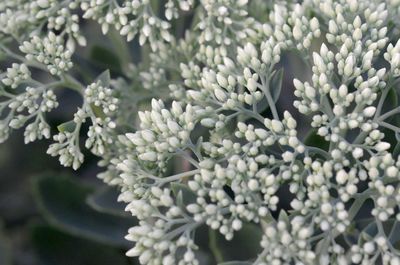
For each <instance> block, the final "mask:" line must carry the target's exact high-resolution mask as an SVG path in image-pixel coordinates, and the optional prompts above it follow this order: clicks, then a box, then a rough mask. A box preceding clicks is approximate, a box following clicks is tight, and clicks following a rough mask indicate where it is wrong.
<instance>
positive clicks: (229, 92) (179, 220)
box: [0, 0, 400, 265]
mask: <svg viewBox="0 0 400 265" xmlns="http://www.w3.org/2000/svg"><path fill="white" fill-rule="evenodd" d="M399 15H400V1H399V0H386V1H378V0H358V1H357V0H339V1H333V0H305V1H301V2H300V3H297V1H262V0H199V1H194V0H168V1H158V0H154V1H151V0H123V1H115V0H64V1H57V0H33V1H28V0H15V1H5V0H3V1H0V34H1V37H0V50H1V55H2V57H3V61H5V62H6V63H8V64H10V65H9V66H8V68H7V69H6V70H4V71H2V73H1V74H0V77H1V82H2V85H1V86H0V95H1V102H0V113H1V114H2V119H1V121H0V139H1V140H2V141H5V140H6V139H7V137H8V135H9V133H10V132H11V131H12V130H14V129H18V128H22V127H24V128H25V129H24V130H25V133H24V134H25V142H27V143H28V142H32V141H35V140H37V139H42V138H50V137H52V139H53V141H54V143H52V144H51V145H50V147H49V149H48V153H49V154H50V155H52V156H58V157H59V160H60V163H61V164H62V165H64V166H72V167H73V168H74V169H77V168H78V167H79V166H80V165H81V164H82V163H83V162H84V155H83V152H82V148H86V149H88V150H90V151H91V152H92V153H93V154H94V155H96V156H98V157H100V159H101V161H100V162H99V166H101V167H104V168H105V169H104V172H103V173H101V174H99V178H101V179H102V180H104V182H105V183H107V184H108V185H112V186H117V187H118V188H119V190H120V191H121V193H120V196H119V200H120V201H123V202H125V203H126V204H127V207H126V210H127V211H128V212H130V213H131V214H132V215H133V216H134V217H135V218H137V219H138V220H139V221H138V224H137V225H136V226H134V227H132V228H131V229H129V231H127V236H126V239H127V240H129V241H132V248H131V249H130V250H129V251H128V252H127V255H128V256H137V257H138V258H139V261H140V263H141V264H149V265H157V264H164V265H173V264H179V265H184V264H188V265H189V264H193V265H195V264H199V263H200V261H199V256H198V249H199V243H198V241H197V240H196V238H197V237H198V234H199V231H201V229H202V228H204V227H207V228H208V229H209V230H210V231H212V233H210V235H214V236H215V234H213V233H217V234H219V235H222V236H223V237H224V238H225V239H226V240H227V241H230V240H232V239H234V238H235V235H237V234H238V233H239V232H240V231H241V230H243V229H245V227H246V226H249V225H253V226H256V227H258V228H259V231H260V232H259V233H260V237H261V239H260V242H259V247H260V251H259V253H258V254H257V255H255V256H253V257H251V258H249V259H248V260H246V261H241V263H240V262H238V263H226V264H257V265H270V264H271V265H280V264H296V265H301V264H302V265H311V264H322V265H324V264H339V265H345V264H363V265H366V264H390V265H397V264H400V250H399V248H398V246H399V245H398V243H399V239H400V238H399V237H398V235H397V234H398V229H399V228H398V227H399V220H400V214H399V205H400V181H399V180H400V173H399V170H398V167H399V166H400V159H399V151H400V145H399V144H398V139H400V136H399V133H400V128H399V127H398V126H400V124H399V120H398V114H399V113H400V107H399V106H398V102H397V100H398V95H399V91H398V90H399V88H398V81H399V75H400V41H398V39H399V33H400V32H399V30H398V28H399V24H400V21H399ZM86 20H94V21H96V22H97V23H98V24H99V28H101V31H102V33H103V34H106V35H109V36H110V38H111V39H112V40H113V41H112V44H113V45H114V46H115V47H117V52H118V53H119V55H120V56H119V58H120V59H121V63H122V64H123V65H122V66H121V69H120V71H116V72H114V73H113V74H112V75H111V77H110V74H109V72H107V71H106V72H104V73H103V74H101V75H100V76H98V77H92V81H90V82H86V81H84V79H83V78H82V77H81V76H80V75H78V73H77V71H74V69H79V67H84V66H80V65H79V64H80V58H79V57H76V56H75V55H76V53H77V51H78V50H79V49H81V48H79V47H78V46H85V45H87V44H88V43H90V42H91V39H90V36H92V35H90V36H85V31H84V30H83V29H82V28H80V27H81V26H82V25H83V21H86ZM116 32H119V33H120V35H122V36H126V39H125V38H120V36H119V35H118V34H116ZM86 33H87V32H86ZM87 34H88V33H87ZM88 35H89V34H88ZM135 42H138V43H139V44H140V45H142V48H141V51H142V60H141V62H140V63H133V61H129V52H130V51H131V50H132V49H131V47H132V46H133V44H132V43H135ZM15 47H18V49H15ZM285 58H290V59H293V60H294V59H297V61H300V64H297V65H298V67H302V68H304V70H303V71H304V72H305V73H306V74H302V75H300V74H298V72H299V71H294V73H292V76H291V75H287V74H286V73H287V71H288V70H287V69H290V64H291V62H289V63H288V62H285V60H284V59H285ZM110 68H111V66H110ZM293 76H294V77H293ZM289 79H290V82H287V80H289ZM292 84H293V86H292ZM59 88H64V89H70V90H73V91H74V92H77V93H79V94H80V95H81V98H82V101H83V103H82V105H81V106H80V107H78V109H77V111H76V113H75V114H74V115H73V119H71V120H70V121H66V122H65V123H63V124H61V125H60V126H58V127H57V129H58V132H56V133H53V134H52V133H51V132H52V131H54V128H51V127H50V126H49V124H48V123H47V121H46V115H47V113H48V112H50V111H52V110H53V109H55V108H61V107H62V106H59V102H58V100H57V95H58V94H57V93H56V92H54V91H56V90H58V89H59ZM291 88H293V89H292V90H291ZM289 93H290V94H291V95H293V96H294V98H295V100H294V101H293V102H291V105H292V106H293V107H294V108H292V106H287V105H285V104H283V102H284V100H282V99H291V97H290V96H288V94H289ZM150 99H151V104H147V105H146V104H145V102H150ZM143 102H144V103H143ZM86 127H88V129H87V131H85V132H83V130H84V128H86ZM301 130H303V131H304V130H306V131H307V132H308V137H304V132H303V133H301V134H300V131H301ZM83 133H85V134H86V136H85V137H84V139H82V134H83ZM285 202H286V204H287V205H285ZM361 213H366V215H367V216H368V217H363V216H362V214H361ZM200 233H201V232H200ZM210 242H212V241H210ZM210 244H212V243H210ZM235 244H242V245H243V247H244V246H246V244H248V242H246V241H242V242H236V243H235ZM212 249H213V250H212V251H213V254H214V255H215V259H216V261H217V262H224V261H226V260H224V258H223V257H222V255H221V253H220V251H221V250H220V249H219V248H218V246H217V247H215V246H214V247H212Z"/></svg>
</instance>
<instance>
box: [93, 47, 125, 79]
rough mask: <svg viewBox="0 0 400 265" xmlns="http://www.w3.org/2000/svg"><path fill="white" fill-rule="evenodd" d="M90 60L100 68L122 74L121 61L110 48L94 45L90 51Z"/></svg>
mask: <svg viewBox="0 0 400 265" xmlns="http://www.w3.org/2000/svg"><path fill="white" fill-rule="evenodd" d="M89 58H90V59H91V61H93V62H95V63H96V64H98V65H99V66H100V67H105V68H107V69H110V70H111V71H113V72H118V73H121V61H120V59H119V58H118V56H117V55H116V54H115V53H113V52H112V51H111V49H110V48H106V47H103V46H99V45H94V46H93V47H92V49H91V50H90V54H89Z"/></svg>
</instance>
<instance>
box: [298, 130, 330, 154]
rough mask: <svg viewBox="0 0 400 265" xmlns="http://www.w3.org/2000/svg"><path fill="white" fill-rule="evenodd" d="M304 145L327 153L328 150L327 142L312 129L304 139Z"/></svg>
mask: <svg viewBox="0 0 400 265" xmlns="http://www.w3.org/2000/svg"><path fill="white" fill-rule="evenodd" d="M304 144H305V145H307V146H313V147H318V148H320V149H322V150H325V151H327V150H328V149H329V142H327V141H326V140H325V139H324V138H323V137H322V136H320V135H318V134H317V130H315V129H312V130H311V131H310V132H309V133H308V134H307V135H306V137H305V138H304Z"/></svg>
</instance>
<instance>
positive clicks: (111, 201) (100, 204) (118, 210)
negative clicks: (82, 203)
mask: <svg viewBox="0 0 400 265" xmlns="http://www.w3.org/2000/svg"><path fill="white" fill-rule="evenodd" d="M118 195H119V192H118V190H117V189H116V188H115V187H104V188H101V189H99V190H97V191H95V192H94V193H92V194H90V195H89V196H88V198H87V199H86V202H87V203H88V204H89V206H90V207H92V208H93V209H95V210H96V211H98V212H102V213H108V214H114V215H118V216H129V215H128V213H127V212H125V204H124V203H121V202H118ZM130 218H132V217H130Z"/></svg>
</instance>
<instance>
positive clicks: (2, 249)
mask: <svg viewBox="0 0 400 265" xmlns="http://www.w3.org/2000/svg"><path fill="white" fill-rule="evenodd" d="M0 264H2V265H3V264H4V265H11V247H10V243H9V241H8V239H7V238H6V237H5V236H4V235H3V232H2V231H1V230H0Z"/></svg>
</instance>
